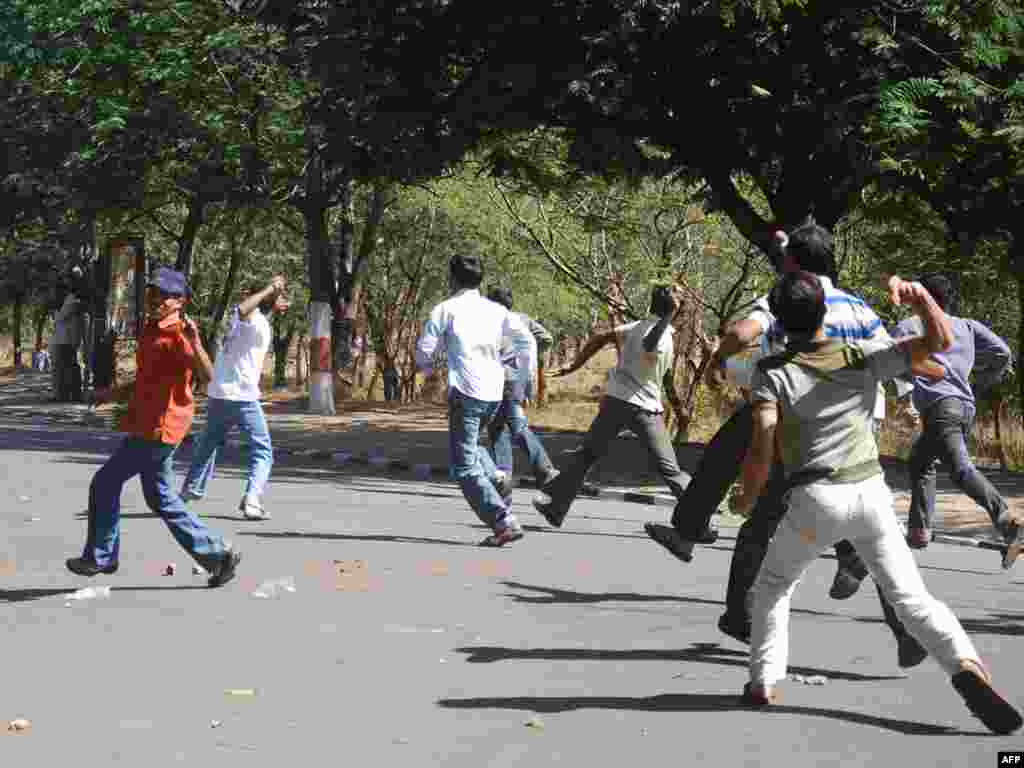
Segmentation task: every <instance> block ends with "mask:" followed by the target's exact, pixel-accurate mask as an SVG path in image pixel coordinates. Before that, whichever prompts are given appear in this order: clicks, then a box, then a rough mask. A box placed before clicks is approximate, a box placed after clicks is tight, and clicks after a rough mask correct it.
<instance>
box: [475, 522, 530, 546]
mask: <svg viewBox="0 0 1024 768" xmlns="http://www.w3.org/2000/svg"><path fill="white" fill-rule="evenodd" d="M523 535H524V534H523V529H522V528H520V527H519V526H518V525H510V526H508V527H507V528H502V529H501V530H500V531H498V532H497V533H494V534H491V535H490V536H488V537H487V538H486V539H484V540H483V541H481V542H480V546H481V547H504V546H505V545H506V544H511V543H512V542H514V541H519V540H520V539H521V538H523Z"/></svg>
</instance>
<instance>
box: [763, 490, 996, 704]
mask: <svg viewBox="0 0 1024 768" xmlns="http://www.w3.org/2000/svg"><path fill="white" fill-rule="evenodd" d="M842 539H848V540H849V541H850V542H852V543H853V546H854V547H855V548H856V550H857V554H859V555H860V556H861V559H862V560H863V561H864V564H865V565H866V566H867V569H868V571H869V572H870V573H871V577H872V578H873V579H874V580H875V583H876V584H877V585H878V586H879V587H880V588H881V590H882V593H883V594H884V595H885V596H886V598H887V599H888V600H889V602H890V603H892V607H893V609H894V610H895V611H896V615H897V616H899V618H900V620H901V621H902V622H903V625H904V626H905V627H906V629H907V632H909V633H910V634H911V635H912V636H913V637H914V638H915V639H916V640H917V641H918V642H919V643H921V645H922V646H923V647H924V648H925V649H926V650H927V651H928V653H929V654H930V655H931V657H932V658H933V659H935V660H936V661H937V662H938V663H939V664H940V665H941V666H942V668H943V669H944V670H945V671H946V672H947V673H948V674H949V675H950V676H952V675H954V674H955V673H956V672H958V671H959V670H960V662H961V660H963V659H971V660H974V661H979V659H978V653H977V651H976V650H975V649H974V645H973V644H972V643H971V641H970V639H969V638H968V637H967V633H965V632H964V629H963V627H962V626H960V622H959V621H958V620H957V618H956V616H954V615H953V613H952V611H950V610H949V608H948V607H947V606H946V605H945V603H941V602H939V601H938V600H936V599H935V598H934V597H932V596H931V595H930V594H928V590H927V589H926V588H925V585H924V582H923V581H922V580H921V574H920V572H919V571H918V570H917V563H916V562H915V560H914V556H913V555H912V554H911V553H910V548H909V547H908V546H907V542H906V540H905V539H904V538H903V532H902V531H901V530H900V527H899V524H898V523H897V522H896V516H895V514H894V513H893V505H892V494H891V493H890V491H889V487H888V486H887V485H886V484H885V479H884V478H883V477H882V475H877V476H875V477H872V478H869V479H867V480H863V481H861V482H859V483H814V484H812V485H807V486H801V487H798V488H795V489H794V490H793V491H792V492H791V494H790V502H789V511H788V512H787V513H786V515H785V517H783V518H782V521H781V522H780V523H779V528H778V530H777V531H776V533H775V538H773V539H772V541H771V543H770V544H769V546H768V552H767V554H766V556H765V559H764V563H763V564H762V565H761V570H760V572H759V573H758V575H757V580H756V581H755V582H754V586H753V588H752V589H751V592H750V596H749V599H750V604H751V605H750V608H751V621H752V627H751V637H750V680H751V682H752V683H754V684H761V685H774V684H775V683H776V682H778V681H779V680H782V679H784V678H785V677H786V664H787V662H788V656H789V604H790V600H791V599H792V595H793V590H794V589H795V588H796V585H797V584H798V583H799V582H800V577H801V576H803V574H804V571H806V570H807V568H808V566H810V564H811V563H812V562H814V561H815V560H816V559H817V558H818V556H819V555H820V554H821V553H822V552H823V551H824V550H825V549H826V548H828V547H831V546H832V545H833V544H835V543H836V542H837V541H841V540H842Z"/></svg>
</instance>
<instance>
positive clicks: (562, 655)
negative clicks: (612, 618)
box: [455, 643, 906, 683]
mask: <svg viewBox="0 0 1024 768" xmlns="http://www.w3.org/2000/svg"><path fill="white" fill-rule="evenodd" d="M455 650H456V651H457V652H458V653H464V654H466V656H467V658H466V661H467V662H469V663H470V664H490V663H493V662H496V661H537V660H541V661H682V662H690V663H697V664H718V665H720V666H725V667H742V668H744V669H746V667H747V665H748V662H747V654H746V652H745V651H734V650H730V649H728V648H722V647H721V646H718V645H716V644H714V643H698V644H696V645H694V646H693V647H691V648H683V649H674V648H631V649H629V650H625V649H622V650H620V649H607V648H502V647H500V646H466V647H462V648H456V649H455ZM789 672H790V673H791V674H797V675H821V676H822V677H825V678H828V679H830V680H843V681H846V682H854V683H863V682H877V681H884V680H904V679H906V675H902V674H900V675H863V674H860V673H858V672H844V671H842V670H834V669H821V668H819V667H800V666H794V665H790V666H789Z"/></svg>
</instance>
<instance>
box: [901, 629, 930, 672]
mask: <svg viewBox="0 0 1024 768" xmlns="http://www.w3.org/2000/svg"><path fill="white" fill-rule="evenodd" d="M896 644H897V645H896V660H897V662H898V663H899V665H900V669H910V668H911V667H916V666H917V665H918V664H920V663H921V662H922V661H924V660H925V659H927V658H928V651H926V650H925V649H924V648H923V647H922V645H921V644H920V643H919V642H917V640H915V639H914V638H913V637H912V636H911V635H903V636H901V637H900V638H899V639H898V640H897V641H896Z"/></svg>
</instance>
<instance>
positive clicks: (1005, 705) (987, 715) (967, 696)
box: [953, 669, 1024, 735]
mask: <svg viewBox="0 0 1024 768" xmlns="http://www.w3.org/2000/svg"><path fill="white" fill-rule="evenodd" d="M953 687H954V688H956V690H957V693H959V694H960V695H961V696H962V697H963V700H964V702H965V703H966V704H967V708H968V709H969V710H971V714H973V715H974V716H975V717H977V718H978V719H979V720H981V722H983V723H984V724H985V727H987V728H988V729H989V730H990V731H992V732H993V733H998V734H1000V735H1006V734H1009V733H1013V732H1014V731H1016V730H1017V729H1018V728H1020V727H1021V725H1022V724H1024V719H1022V718H1021V716H1020V712H1018V711H1017V710H1016V708H1015V707H1014V706H1013V705H1012V704H1011V703H1010V702H1008V701H1007V700H1006V699H1004V698H1003V697H1002V696H1000V695H999V694H998V693H996V692H995V689H993V688H992V686H991V685H990V684H989V682H988V681H987V680H986V679H985V678H984V677H983V676H982V675H980V674H979V673H978V672H977V671H975V670H973V669H965V670H963V671H962V672H957V673H956V674H955V675H953Z"/></svg>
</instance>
